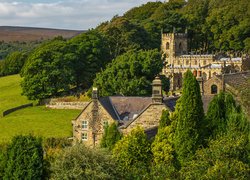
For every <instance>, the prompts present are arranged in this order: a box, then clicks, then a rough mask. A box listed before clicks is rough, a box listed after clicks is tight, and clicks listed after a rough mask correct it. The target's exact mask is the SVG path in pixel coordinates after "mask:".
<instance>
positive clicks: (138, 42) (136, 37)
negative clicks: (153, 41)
mask: <svg viewBox="0 0 250 180" xmlns="http://www.w3.org/2000/svg"><path fill="white" fill-rule="evenodd" d="M97 30H99V31H100V32H102V33H103V34H104V36H105V37H106V38H107V40H108V48H109V52H110V55H111V57H112V58H116V57H117V56H119V55H121V54H123V53H125V52H128V51H130V50H139V49H148V48H149V44H148V42H149V35H148V33H147V31H145V29H144V28H143V27H141V26H139V25H137V24H134V23H132V22H130V21H129V20H127V19H126V18H124V17H114V18H113V19H112V20H111V21H110V22H107V23H103V24H101V25H100V26H99V27H97Z"/></svg>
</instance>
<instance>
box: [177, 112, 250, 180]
mask: <svg viewBox="0 0 250 180" xmlns="http://www.w3.org/2000/svg"><path fill="white" fill-rule="evenodd" d="M225 123H226V126H225V129H223V131H221V132H220V134H218V135H217V136H216V138H215V139H211V140H210V142H209V144H208V147H207V148H203V149H200V150H198V151H197V152H196V154H195V157H194V159H193V160H192V161H190V162H188V163H187V164H186V166H184V167H183V169H182V170H181V175H182V177H185V178H191V179H224V178H225V179H249V178H250V176H249V174H250V166H249V163H250V158H249V151H250V149H249V147H250V141H249V140H250V139H249V137H250V136H249V135H250V134H249V132H250V131H249V130H250V123H249V121H248V120H247V119H246V118H245V116H244V114H243V113H242V112H239V111H238V110H236V109H235V108H233V110H232V112H231V113H230V115H229V116H228V117H227V118H226V119H225Z"/></svg>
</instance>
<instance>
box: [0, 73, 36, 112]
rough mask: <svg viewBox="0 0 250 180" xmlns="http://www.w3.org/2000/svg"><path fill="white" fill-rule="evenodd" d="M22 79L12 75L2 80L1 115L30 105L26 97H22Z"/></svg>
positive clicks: (0, 89) (0, 79)
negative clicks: (18, 107)
mask: <svg viewBox="0 0 250 180" xmlns="http://www.w3.org/2000/svg"><path fill="white" fill-rule="evenodd" d="M20 82H21V77H20V76H19V75H11V76H6V77H1V78H0V114H1V115H2V112H3V111H4V110H7V109H9V108H13V107H16V106H20V105H23V104H27V103H30V102H32V101H29V100H28V99H27V98H26V97H25V96H21V92H22V89H21V87H20Z"/></svg>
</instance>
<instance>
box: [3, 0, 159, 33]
mask: <svg viewBox="0 0 250 180" xmlns="http://www.w3.org/2000/svg"><path fill="white" fill-rule="evenodd" d="M149 1H150V0H0V26H25V27H44V28H58V29H74V30H87V29H90V28H95V27H96V26H97V25H99V24H100V23H101V22H104V21H107V20H110V19H111V18H112V17H113V16H114V15H117V14H118V15H122V14H123V13H125V12H126V11H127V10H129V9H131V8H132V7H136V6H139V5H141V4H145V3H147V2H149ZM151 1H155V0H151Z"/></svg>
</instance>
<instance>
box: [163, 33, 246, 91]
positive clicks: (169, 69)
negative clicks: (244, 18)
mask: <svg viewBox="0 0 250 180" xmlns="http://www.w3.org/2000/svg"><path fill="white" fill-rule="evenodd" d="M161 49H162V53H163V57H164V61H165V62H164V64H165V66H164V68H163V70H162V74H164V75H166V76H167V77H169V78H170V82H171V85H170V86H171V88H170V90H171V91H176V90H178V89H180V88H181V85H182V77H183V74H184V73H185V72H186V71H187V70H188V69H190V70H191V71H192V72H193V74H194V76H196V77H197V78H200V79H201V78H202V80H203V81H207V80H209V79H210V78H212V77H213V76H215V75H221V74H222V73H224V72H230V73H235V72H240V71H242V61H243V58H241V57H230V56H228V57H223V56H221V55H214V54H199V55H198V54H190V53H189V52H188V40H187V33H162V45H161Z"/></svg>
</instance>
